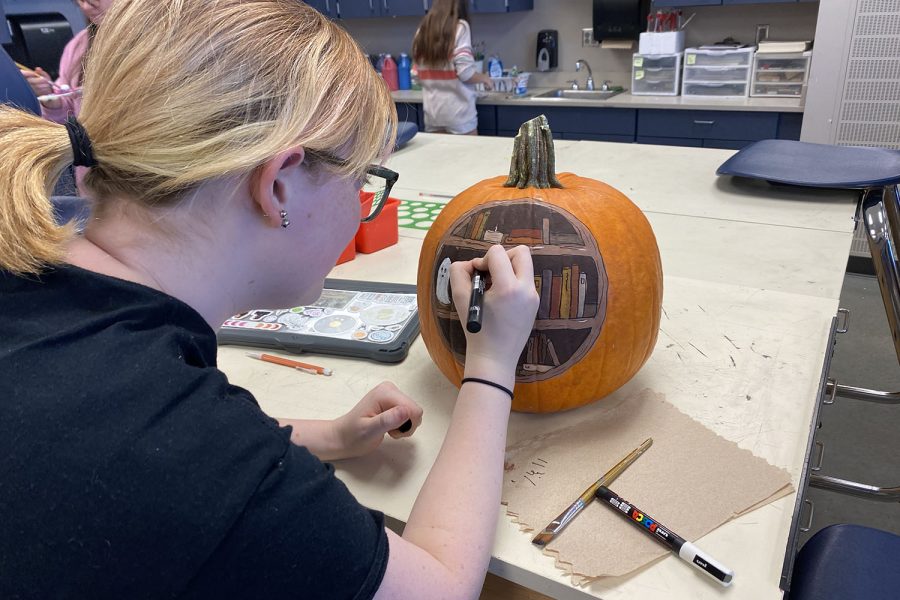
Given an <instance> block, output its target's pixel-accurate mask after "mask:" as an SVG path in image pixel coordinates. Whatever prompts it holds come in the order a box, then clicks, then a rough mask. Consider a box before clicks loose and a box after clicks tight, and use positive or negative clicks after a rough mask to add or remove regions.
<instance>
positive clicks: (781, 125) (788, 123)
mask: <svg viewBox="0 0 900 600" xmlns="http://www.w3.org/2000/svg"><path fill="white" fill-rule="evenodd" d="M802 128H803V113H781V114H780V115H779V116H778V139H779V140H799V139H800V130H801V129H802Z"/></svg>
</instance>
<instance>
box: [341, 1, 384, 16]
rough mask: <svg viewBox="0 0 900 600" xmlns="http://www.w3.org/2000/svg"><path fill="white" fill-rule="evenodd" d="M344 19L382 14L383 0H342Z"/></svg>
mask: <svg viewBox="0 0 900 600" xmlns="http://www.w3.org/2000/svg"><path fill="white" fill-rule="evenodd" d="M340 1H341V6H340V17H341V18H342V19H362V18H366V17H380V16H381V10H380V7H381V0H340Z"/></svg>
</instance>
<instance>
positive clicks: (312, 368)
mask: <svg viewBox="0 0 900 600" xmlns="http://www.w3.org/2000/svg"><path fill="white" fill-rule="evenodd" d="M247 356H249V357H250V358H255V359H257V360H261V361H264V362H270V363H273V364H276V365H282V366H285V367H291V368H292V369H297V370H299V371H303V372H304V373H310V374H312V375H331V374H332V373H334V371H332V370H331V369H326V368H325V367H319V366H317V365H311V364H309V363H304V362H300V361H299V360H291V359H290V358H282V357H280V356H274V355H272V354H265V353H262V352H247Z"/></svg>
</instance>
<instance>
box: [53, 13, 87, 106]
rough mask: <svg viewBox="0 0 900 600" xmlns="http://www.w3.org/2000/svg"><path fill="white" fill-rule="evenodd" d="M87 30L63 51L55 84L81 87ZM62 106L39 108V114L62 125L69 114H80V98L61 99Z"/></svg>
mask: <svg viewBox="0 0 900 600" xmlns="http://www.w3.org/2000/svg"><path fill="white" fill-rule="evenodd" d="M88 42H89V40H88V30H87V29H83V30H81V31H79V32H78V33H77V34H75V37H73V38H72V39H71V40H69V43H68V44H66V47H65V49H63V54H62V58H60V59H59V77H58V78H57V79H56V83H58V84H60V85H62V84H65V85H68V86H70V87H72V88H76V87H81V85H82V83H83V82H82V81H81V76H82V72H81V60H82V59H83V58H84V55H85V53H86V52H87V49H88ZM60 100H61V102H62V106H60V107H59V108H46V107H45V106H41V114H43V115H44V118H45V119H47V120H49V121H54V122H56V123H64V122H65V120H66V118H67V117H68V116H69V115H70V114H71V115H75V116H76V117H77V116H78V113H80V112H81V96H80V95H78V96H69V97H67V98H61V99H60Z"/></svg>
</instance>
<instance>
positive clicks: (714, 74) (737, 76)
mask: <svg viewBox="0 0 900 600" xmlns="http://www.w3.org/2000/svg"><path fill="white" fill-rule="evenodd" d="M749 79H750V67H749V66H747V67H687V66H686V67H685V68H684V81H685V82H691V81H699V82H708V81H715V82H720V81H727V82H729V83H746V82H747V81H748V80H749Z"/></svg>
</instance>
